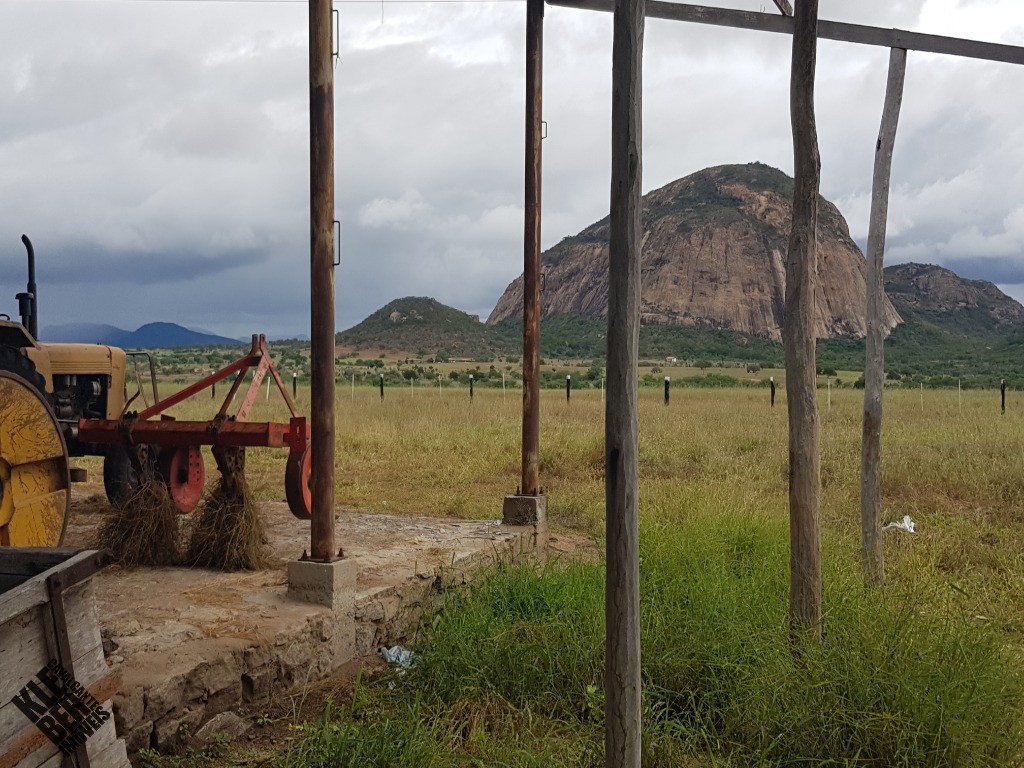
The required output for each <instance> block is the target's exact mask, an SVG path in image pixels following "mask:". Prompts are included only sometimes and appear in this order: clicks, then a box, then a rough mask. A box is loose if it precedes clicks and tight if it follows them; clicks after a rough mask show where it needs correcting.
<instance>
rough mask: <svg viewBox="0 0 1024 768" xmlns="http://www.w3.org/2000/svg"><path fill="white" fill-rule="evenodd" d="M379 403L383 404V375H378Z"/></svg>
mask: <svg viewBox="0 0 1024 768" xmlns="http://www.w3.org/2000/svg"><path fill="white" fill-rule="evenodd" d="M380 401H381V402H382V403H383V402H384V374H383V373H382V374H381V375H380Z"/></svg>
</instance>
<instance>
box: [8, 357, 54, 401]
mask: <svg viewBox="0 0 1024 768" xmlns="http://www.w3.org/2000/svg"><path fill="white" fill-rule="evenodd" d="M0 371H7V372H8V373H13V374H14V375H15V376H20V377H21V378H23V379H24V380H25V381H27V382H28V383H29V384H31V385H32V386H33V387H35V388H36V389H38V390H39V392H40V393H41V394H42V395H43V398H44V399H46V401H47V402H49V397H48V396H47V394H46V380H45V379H44V378H43V377H42V375H41V374H40V373H39V371H37V370H36V366H35V364H34V363H33V362H32V361H31V360H29V359H28V358H27V357H25V356H24V355H23V354H21V350H20V349H18V348H17V347H8V346H0Z"/></svg>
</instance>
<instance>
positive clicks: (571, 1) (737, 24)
mask: <svg viewBox="0 0 1024 768" xmlns="http://www.w3.org/2000/svg"><path fill="white" fill-rule="evenodd" d="M547 2H548V4H549V5H561V6H564V7H566V8H579V9H581V10H588V11H612V10H614V8H615V2H614V0H547ZM776 4H778V3H776ZM645 6H646V9H647V10H646V15H647V17H648V18H653V19H670V20H672V21H689V22H693V23H695V24H711V25H714V26H719V27H734V28H737V29H753V30H756V31H759V32H779V33H782V34H787V35H791V34H793V18H792V17H791V16H776V15H775V14H772V13H759V12H757V11H734V10H730V9H727V8H713V7H709V6H704V5H690V4H688V3H669V2H664V0H647V2H646V3H645ZM780 7H781V6H780ZM818 37H819V38H821V39H824V40H838V41H840V42H844V43H859V44H861V45H877V46H881V47H883V48H903V49H904V50H907V51H924V52H927V53H941V54H946V55H949V56H962V57H965V58H970V59H983V60H985V61H1001V62H1004V63H1006V64H1024V48H1022V47H1020V46H1016V45H1003V44H1001V43H983V42H980V41H978V40H963V39H961V38H959V37H943V36H942V35H926V34H924V33H921V32H910V31H908V30H905V29H883V28H881V27H868V26H864V25H861V24H847V23H845V22H841V21H826V20H824V19H822V20H820V21H819V22H818Z"/></svg>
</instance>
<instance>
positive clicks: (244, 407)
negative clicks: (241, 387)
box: [235, 355, 270, 421]
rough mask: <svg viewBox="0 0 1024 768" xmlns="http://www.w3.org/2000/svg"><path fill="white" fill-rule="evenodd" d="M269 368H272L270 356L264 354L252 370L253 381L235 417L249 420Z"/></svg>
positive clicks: (240, 419)
mask: <svg viewBox="0 0 1024 768" xmlns="http://www.w3.org/2000/svg"><path fill="white" fill-rule="evenodd" d="M268 368H270V356H269V355H264V356H263V357H262V358H260V362H259V365H257V366H256V369H255V370H254V371H253V372H252V381H250V382H249V389H247V390H246V392H245V397H244V398H242V404H241V405H240V406H239V408H238V414H237V416H236V417H235V418H237V419H238V420H239V421H246V420H248V418H249V412H250V411H251V410H252V407H253V405H254V404H255V403H256V398H257V397H259V394H260V385H261V384H262V383H263V379H265V378H266V376H267V369H268Z"/></svg>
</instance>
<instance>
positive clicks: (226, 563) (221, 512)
mask: <svg viewBox="0 0 1024 768" xmlns="http://www.w3.org/2000/svg"><path fill="white" fill-rule="evenodd" d="M193 516H194V522H193V524H192V535H191V537H190V539H189V543H188V551H187V552H186V553H185V558H184V560H185V563H186V564H188V565H201V566H208V567H211V568H220V569H222V570H225V571H255V570H260V569H262V568H267V567H269V566H271V565H272V564H273V557H272V555H271V552H270V548H269V547H268V546H267V537H266V533H265V531H264V527H263V518H261V517H260V513H259V509H258V508H257V506H256V503H255V502H254V501H253V498H252V494H251V493H250V492H249V489H248V486H247V484H246V483H245V481H244V480H242V481H241V483H239V484H238V487H237V488H231V487H229V484H227V483H225V482H224V481H223V480H221V481H218V483H217V485H216V486H214V488H213V490H212V491H211V492H210V493H209V494H207V495H206V496H205V497H204V498H203V501H202V502H201V503H200V506H199V508H198V509H197V510H196V511H195V512H194V513H193Z"/></svg>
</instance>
